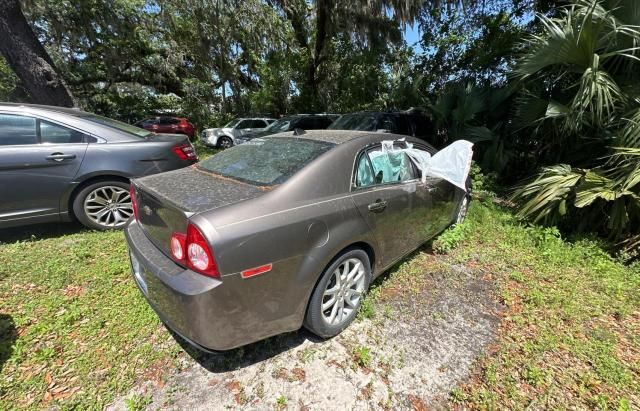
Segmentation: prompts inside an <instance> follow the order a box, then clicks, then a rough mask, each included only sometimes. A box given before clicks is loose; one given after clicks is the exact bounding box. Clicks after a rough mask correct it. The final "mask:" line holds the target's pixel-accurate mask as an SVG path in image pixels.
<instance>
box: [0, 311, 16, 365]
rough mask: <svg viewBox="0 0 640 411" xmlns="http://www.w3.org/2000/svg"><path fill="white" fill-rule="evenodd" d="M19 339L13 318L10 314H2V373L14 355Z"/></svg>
mask: <svg viewBox="0 0 640 411" xmlns="http://www.w3.org/2000/svg"><path fill="white" fill-rule="evenodd" d="M17 338H18V331H17V330H16V327H15V323H14V322H13V318H12V317H11V316H10V315H8V314H0V372H2V368H3V366H4V364H5V363H6V362H7V360H8V359H9V357H11V353H13V344H15V342H16V339H17Z"/></svg>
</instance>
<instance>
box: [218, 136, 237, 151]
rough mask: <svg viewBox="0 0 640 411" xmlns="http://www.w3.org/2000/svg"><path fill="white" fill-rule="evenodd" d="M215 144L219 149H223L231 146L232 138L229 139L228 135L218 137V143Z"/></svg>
mask: <svg viewBox="0 0 640 411" xmlns="http://www.w3.org/2000/svg"><path fill="white" fill-rule="evenodd" d="M216 145H217V146H218V148H219V149H220V150H224V149H227V148H229V147H233V140H231V139H230V138H229V137H220V138H218V143H217V144H216Z"/></svg>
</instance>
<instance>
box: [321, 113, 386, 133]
mask: <svg viewBox="0 0 640 411" xmlns="http://www.w3.org/2000/svg"><path fill="white" fill-rule="evenodd" d="M328 129H329V130H362V131H375V130H376V115H375V114H373V113H356V114H345V115H343V116H340V117H339V118H338V119H337V120H336V121H334V122H333V123H331V125H330V126H329V127H328Z"/></svg>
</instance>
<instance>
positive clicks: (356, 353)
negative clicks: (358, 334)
mask: <svg viewBox="0 0 640 411" xmlns="http://www.w3.org/2000/svg"><path fill="white" fill-rule="evenodd" d="M353 359H354V361H355V362H356V364H357V365H359V366H360V367H363V368H369V367H371V362H372V358H371V349H369V348H368V347H356V348H354V349H353Z"/></svg>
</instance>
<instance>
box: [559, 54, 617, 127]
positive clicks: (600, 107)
mask: <svg viewBox="0 0 640 411" xmlns="http://www.w3.org/2000/svg"><path fill="white" fill-rule="evenodd" d="M624 99H625V96H624V94H623V93H622V91H621V90H620V87H619V86H618V84H617V83H616V82H615V80H614V79H613V78H612V77H611V76H610V75H609V74H608V73H607V72H605V71H603V70H601V69H600V68H599V59H598V56H597V55H594V62H593V64H592V66H591V67H589V68H587V69H586V70H585V72H584V74H583V75H582V78H581V79H580V83H579V88H578V91H577V92H576V95H575V97H574V98H573V101H572V103H571V113H572V116H571V117H572V118H570V119H569V121H570V123H569V124H568V126H569V128H570V129H574V130H577V129H578V128H579V127H580V126H581V125H582V124H584V123H587V124H591V125H595V126H600V125H604V124H606V123H608V122H609V121H610V119H611V117H612V115H613V113H614V112H615V111H616V110H617V107H618V106H621V105H622V104H624Z"/></svg>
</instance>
